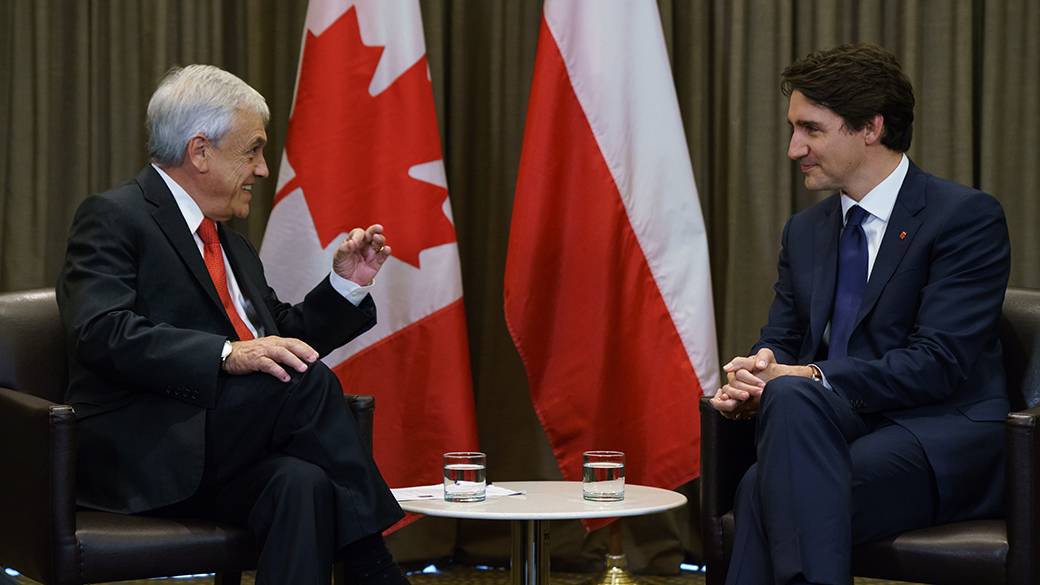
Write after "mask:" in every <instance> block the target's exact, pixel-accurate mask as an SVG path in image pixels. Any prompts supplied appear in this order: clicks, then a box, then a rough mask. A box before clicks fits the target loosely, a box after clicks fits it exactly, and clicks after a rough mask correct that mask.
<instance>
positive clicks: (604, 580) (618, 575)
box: [585, 518, 642, 585]
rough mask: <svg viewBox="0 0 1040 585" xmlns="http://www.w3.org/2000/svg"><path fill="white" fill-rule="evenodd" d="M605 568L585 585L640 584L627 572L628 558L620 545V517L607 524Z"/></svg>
mask: <svg viewBox="0 0 1040 585" xmlns="http://www.w3.org/2000/svg"><path fill="white" fill-rule="evenodd" d="M607 539H608V541H607V542H608V544H607V555H606V560H605V564H606V570H604V571H603V572H602V573H600V574H599V575H597V576H596V577H595V578H593V579H592V580H591V581H588V582H587V583H585V585H642V584H641V582H640V581H639V580H638V579H636V578H635V577H634V576H632V574H631V573H629V572H628V559H627V557H626V556H625V551H624V549H623V548H622V546H621V519H620V518H618V519H617V520H615V521H613V522H611V523H610V524H608V525H607Z"/></svg>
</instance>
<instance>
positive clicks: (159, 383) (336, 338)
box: [57, 166, 375, 513]
mask: <svg viewBox="0 0 1040 585" xmlns="http://www.w3.org/2000/svg"><path fill="white" fill-rule="evenodd" d="M218 231H219V233H220V240H221V244H222V245H223V248H224V252H225V254H226V255H227V258H228V261H229V262H230V264H231V267H232V269H233V270H234V273H235V278H236V279H237V281H238V283H239V286H240V288H241V289H242V292H243V294H244V295H245V296H246V297H247V298H248V299H249V300H250V302H251V303H252V306H253V308H254V310H255V311H256V313H257V317H258V319H257V320H258V321H259V323H260V324H261V325H262V327H263V329H264V332H265V333H266V334H267V335H281V336H284V337H296V338H299V339H302V340H304V341H306V342H307V343H309V344H310V345H311V346H312V347H314V349H315V350H317V351H318V352H319V353H321V354H322V355H325V354H327V353H328V352H330V351H332V350H333V349H335V348H337V347H339V346H340V345H342V344H344V343H346V342H347V341H349V340H350V339H352V338H353V337H356V336H357V335H359V334H361V333H363V332H364V331H365V330H367V329H369V328H370V327H372V325H374V324H375V305H374V304H373V303H372V300H371V297H366V299H365V300H364V301H363V302H362V303H361V305H360V306H359V307H355V306H354V305H353V304H351V303H350V302H349V301H348V300H346V299H344V298H343V297H342V296H341V295H340V294H339V293H337V292H336V291H335V290H334V289H333V288H332V286H331V285H330V284H329V281H328V278H326V279H325V280H324V281H323V282H321V283H320V284H318V286H317V287H315V288H314V290H312V291H311V292H310V293H309V294H308V295H307V297H306V299H305V300H304V302H302V303H300V304H298V305H296V306H290V305H288V304H285V303H282V302H280V301H279V300H278V298H277V296H276V295H275V292H274V291H273V290H272V289H271V288H270V287H269V286H268V285H267V281H266V279H265V278H264V270H263V266H262V265H261V263H260V258H259V256H258V255H257V253H256V251H255V250H254V248H253V247H252V245H251V244H250V243H249V241H248V240H246V239H245V238H244V237H242V236H241V235H240V234H238V233H236V232H234V231H232V230H230V229H227V228H225V227H224V226H222V225H221V226H219V229H218ZM57 298H58V306H59V309H60V311H61V320H62V325H63V326H64V328H65V331H66V335H67V345H68V349H69V388H68V391H67V392H66V402H67V403H69V404H71V405H72V406H73V407H74V408H75V410H76V418H77V427H78V430H79V442H80V445H79V455H78V457H79V465H78V470H77V473H78V476H79V477H78V479H79V481H78V482H77V483H78V488H79V489H78V498H79V501H80V503H81V504H84V505H88V506H91V507H95V508H101V509H108V510H115V511H119V512H131V513H132V512H140V511H145V510H149V509H154V508H158V507H162V506H166V505H169V504H173V503H175V502H178V501H181V500H183V499H185V498H187V497H188V496H190V495H192V493H194V491H195V489H196V488H197V487H198V485H199V480H200V479H201V477H202V469H203V462H204V452H205V433H204V428H205V416H206V409H207V408H212V407H213V406H214V403H215V400H216V396H217V388H218V381H219V378H220V377H221V376H226V375H227V374H224V373H223V372H222V371H221V367H220V366H221V363H220V353H221V348H222V347H223V344H224V341H225V340H226V339H232V340H234V339H237V336H236V334H235V329H234V327H233V326H232V325H231V321H230V319H229V318H228V316H227V314H226V313H225V312H224V309H223V306H222V305H221V303H220V299H219V297H218V296H217V291H216V288H215V287H214V285H213V281H212V280H211V278H210V276H209V273H208V272H207V271H206V265H205V262H204V261H203V259H202V255H201V254H200V253H199V249H198V247H197V245H196V244H195V241H194V238H193V236H192V233H191V232H190V231H189V229H188V226H187V224H186V223H185V221H184V217H183V215H182V214H181V212H180V209H179V208H178V207H177V203H176V201H175V200H174V198H173V195H172V193H170V190H169V188H168V187H167V186H166V183H165V182H164V181H163V180H162V178H161V177H160V176H159V174H158V173H157V172H156V171H155V169H154V168H152V167H151V166H148V167H146V168H145V169H144V170H143V171H141V173H140V174H139V175H138V176H137V178H136V179H134V180H132V181H129V182H127V183H124V184H123V185H120V186H118V187H115V188H114V189H111V190H109V191H106V192H105V193H102V194H100V195H96V196H93V197H90V198H88V199H87V200H85V201H84V202H83V203H82V204H81V205H80V207H79V210H78V211H77V212H76V216H75V219H74V220H73V223H72V228H71V231H70V234H69V241H68V250H67V253H66V257H65V264H64V266H63V267H62V270H61V274H60V276H59V278H58V285H57Z"/></svg>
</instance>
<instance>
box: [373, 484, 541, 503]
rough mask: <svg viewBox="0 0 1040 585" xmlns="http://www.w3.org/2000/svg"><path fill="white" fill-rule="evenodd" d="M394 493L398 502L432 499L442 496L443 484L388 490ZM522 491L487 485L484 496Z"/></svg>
mask: <svg viewBox="0 0 1040 585" xmlns="http://www.w3.org/2000/svg"><path fill="white" fill-rule="evenodd" d="M390 491H391V492H393V494H394V498H396V499H397V501H398V502H408V501H412V500H433V499H436V498H441V499H443V498H444V484H443V483H438V484H434V485H420V486H416V487H406V488H397V489H392V490H390ZM522 493H524V492H523V490H521V491H515V490H507V489H506V488H503V487H498V486H497V485H489V486H487V491H486V493H485V497H488V498H498V497H501V496H518V495H520V494H522Z"/></svg>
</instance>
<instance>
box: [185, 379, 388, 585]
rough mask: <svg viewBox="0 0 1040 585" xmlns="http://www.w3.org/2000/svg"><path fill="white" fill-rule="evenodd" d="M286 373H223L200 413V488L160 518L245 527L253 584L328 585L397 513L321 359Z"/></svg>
mask: <svg viewBox="0 0 1040 585" xmlns="http://www.w3.org/2000/svg"><path fill="white" fill-rule="evenodd" d="M287 371H289V373H290V375H291V378H292V379H291V380H290V381H289V382H287V383H285V382H281V381H280V380H278V379H277V378H275V377H273V376H271V375H269V374H266V373H254V374H250V375H246V376H222V382H221V388H220V392H219V395H218V398H217V404H216V407H215V408H214V409H213V410H211V411H210V412H208V413H207V424H206V464H205V471H204V472H203V477H202V483H201V485H200V486H199V489H198V490H197V491H196V493H195V495H193V496H192V497H191V498H189V499H188V500H186V501H185V502H181V503H180V504H176V505H175V506H173V507H171V509H168V510H165V512H166V513H191V514H193V515H197V516H202V517H206V518H212V519H215V520H220V521H223V522H227V523H229V524H234V525H238V526H243V527H246V528H248V529H250V530H251V531H252V532H253V534H254V535H255V537H256V542H257V547H258V554H259V560H258V565H257V583H258V584H266V583H271V584H285V583H301V584H302V583H308V584H315V585H328V583H329V582H330V580H331V578H332V564H333V559H334V558H335V557H336V556H337V554H338V553H339V552H341V551H342V550H344V549H345V548H349V547H348V545H351V544H352V543H355V542H357V541H359V540H361V539H364V538H365V537H370V536H372V535H376V536H378V535H379V534H380V533H381V532H382V531H383V530H384V529H386V528H388V527H389V526H391V525H392V524H393V523H394V522H396V521H397V520H399V519H400V518H402V517H403V516H404V514H403V512H402V511H401V508H400V506H398V505H397V502H396V501H395V500H394V498H393V495H392V494H391V493H390V490H389V488H388V487H387V486H386V483H385V482H384V481H383V478H382V476H381V475H380V474H379V470H378V469H377V468H376V465H375V462H374V461H373V460H372V457H371V455H370V454H369V452H368V449H367V447H366V446H365V443H364V441H363V439H362V438H361V435H360V434H359V432H358V430H357V427H356V425H355V423H354V419H353V416H352V415H351V414H350V411H349V409H348V408H347V405H346V402H345V401H344V400H343V392H342V388H341V386H340V384H339V381H338V380H337V379H336V376H335V374H333V373H332V372H331V371H330V370H329V369H328V367H326V366H325V365H324V364H322V363H321V362H317V363H315V364H312V365H311V366H310V368H309V370H308V371H307V372H306V373H304V374H299V373H296V372H293V371H292V370H287ZM369 540H371V539H369ZM381 542H382V541H381V538H380V539H379V544H381ZM366 546H367V545H366ZM382 550H383V552H385V547H383V548H382ZM387 558H389V555H388V553H387ZM391 562H392V561H391ZM395 568H396V567H395Z"/></svg>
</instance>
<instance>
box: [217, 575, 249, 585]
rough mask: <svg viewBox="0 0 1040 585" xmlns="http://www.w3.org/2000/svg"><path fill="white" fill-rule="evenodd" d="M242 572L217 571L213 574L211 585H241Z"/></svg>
mask: <svg viewBox="0 0 1040 585" xmlns="http://www.w3.org/2000/svg"><path fill="white" fill-rule="evenodd" d="M241 584H242V573H217V574H216V575H214V576H213V585H241Z"/></svg>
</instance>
